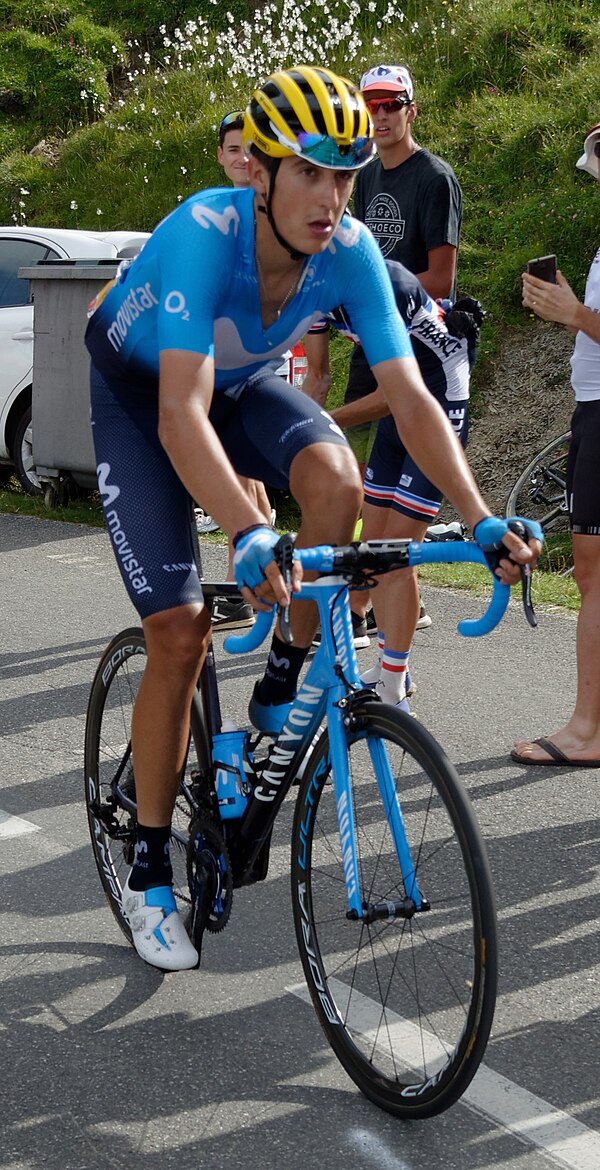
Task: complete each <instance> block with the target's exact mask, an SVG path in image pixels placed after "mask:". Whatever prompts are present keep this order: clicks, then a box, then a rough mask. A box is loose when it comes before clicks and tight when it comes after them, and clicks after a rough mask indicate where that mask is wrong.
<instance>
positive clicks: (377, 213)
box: [365, 192, 406, 256]
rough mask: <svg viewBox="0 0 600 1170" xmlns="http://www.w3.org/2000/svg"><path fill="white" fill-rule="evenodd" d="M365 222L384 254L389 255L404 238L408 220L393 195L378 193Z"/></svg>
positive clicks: (371, 203)
mask: <svg viewBox="0 0 600 1170" xmlns="http://www.w3.org/2000/svg"><path fill="white" fill-rule="evenodd" d="M365 223H366V225H367V227H368V229H369V231H370V232H371V233H372V235H374V236H375V239H376V240H377V243H378V244H379V247H380V248H381V251H382V252H383V255H384V256H389V254H390V252H392V251H393V249H394V246H395V245H396V244H397V243H398V241H399V240H403V239H404V229H405V227H406V220H405V219H402V215H401V213H400V208H399V206H398V204H397V203H396V200H395V199H394V198H393V196H392V195H385V194H384V193H383V192H380V194H378V195H376V196H375V198H374V199H372V200H371V202H370V203H369V206H368V207H367V211H366V215H365Z"/></svg>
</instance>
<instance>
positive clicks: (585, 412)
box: [567, 401, 600, 536]
mask: <svg viewBox="0 0 600 1170" xmlns="http://www.w3.org/2000/svg"><path fill="white" fill-rule="evenodd" d="M599 450H600V401H593V402H578V403H577V406H576V407H575V412H574V414H573V418H572V421H571V442H570V444H569V455H568V459H567V502H568V506H569V519H570V525H571V531H572V532H573V534H574V535H579V534H581V535H582V536H599V535H600V460H599V459H598V451H599Z"/></svg>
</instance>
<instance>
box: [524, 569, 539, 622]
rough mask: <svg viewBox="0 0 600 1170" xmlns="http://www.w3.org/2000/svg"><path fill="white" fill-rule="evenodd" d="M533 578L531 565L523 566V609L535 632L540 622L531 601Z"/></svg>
mask: <svg viewBox="0 0 600 1170" xmlns="http://www.w3.org/2000/svg"><path fill="white" fill-rule="evenodd" d="M532 578H533V572H532V570H531V569H530V567H529V565H521V595H522V598H523V609H524V611H525V617H526V618H527V621H528V622H529V625H530V626H532V627H533V629H534V630H535V628H536V626H537V624H538V620H537V617H536V615H535V610H534V608H533V602H532V600H531V581H532Z"/></svg>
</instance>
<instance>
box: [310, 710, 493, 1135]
mask: <svg viewBox="0 0 600 1170" xmlns="http://www.w3.org/2000/svg"><path fill="white" fill-rule="evenodd" d="M347 742H348V759H349V767H350V777H351V786H352V801H353V807H354V816H355V821H356V845H357V862H358V872H357V874H356V879H357V880H358V882H359V885H360V897H361V901H362V903H363V907H364V906H367V905H370V906H372V905H373V904H375V903H376V904H378V905H380V906H384V905H385V904H386V903H388V904H390V907H392V906H393V904H394V903H396V905H398V904H400V903H402V901H403V899H404V898H405V897H407V896H408V891H407V890H406V889H405V886H404V883H403V878H402V874H401V871H400V864H399V861H398V854H397V851H396V846H395V844H394V841H393V839H392V834H391V829H390V823H389V820H388V816H387V814H386V810H385V808H384V805H383V801H382V798H381V795H380V791H379V787H378V784H377V780H376V775H375V768H379V767H380V764H379V763H374V761H376V760H377V756H378V753H380V752H381V750H382V749H384V750H385V755H386V756H387V759H388V761H389V766H390V769H391V774H392V777H393V782H394V785H395V790H396V794H397V798H398V801H399V804H400V809H401V813H402V820H403V822H404V832H405V835H406V841H407V843H408V846H409V849H410V852H411V855H412V862H413V866H414V870H415V872H416V880H417V886H418V889H419V891H420V896H421V899H422V909H421V910H420V911H417V912H416V913H415V914H414V916H413V917H408V918H406V917H404V918H401V917H390V918H386V919H382V918H380V919H379V920H376V921H374V922H371V923H368V922H366V921H365V920H364V919H363V920H360V921H352V920H350V919H349V918H348V901H347V895H346V882H345V877H344V875H345V873H346V874H347V873H348V866H349V864H351V861H350V854H349V852H348V842H347V840H346V838H345V837H344V838H343V840H342V842H341V843H340V832H339V829H338V815H337V809H336V801H335V796H334V787H333V783H332V777H331V765H330V757H329V741H328V735H327V732H325V733H324V734H323V736H322V737H321V740H320V741H319V743H318V745H317V746H316V747H315V750H314V751H313V753H312V754H311V756H310V760H309V763H308V766H307V769H306V773H305V776H304V779H303V782H302V785H301V788H300V791H299V794H298V803H297V806H296V812H295V819H294V830H293V841H292V900H293V907H294V921H295V927H296V936H297V940H298V946H299V949H300V955H301V959H302V964H303V968H304V973H305V976H306V980H307V983H308V988H309V991H310V995H311V998H312V1001H313V1004H314V1006H315V1009H316V1012H317V1015H318V1017H319V1020H320V1022H321V1025H322V1027H323V1029H324V1031H325V1034H326V1036H327V1039H328V1041H329V1043H330V1044H331V1046H332V1048H333V1050H334V1052H335V1054H336V1056H337V1057H338V1059H339V1060H340V1061H341V1063H342V1065H343V1066H344V1068H345V1069H346V1072H347V1073H348V1074H349V1075H350V1077H351V1078H352V1079H353V1080H354V1081H355V1083H356V1084H357V1085H358V1087H359V1088H360V1089H361V1090H362V1092H363V1093H364V1094H365V1095H366V1096H367V1097H369V1098H370V1100H372V1101H373V1102H374V1103H375V1104H376V1105H378V1106H380V1108H382V1109H385V1110H386V1111H387V1112H389V1113H392V1114H394V1115H396V1116H398V1117H404V1118H424V1117H431V1116H433V1115H434V1114H436V1113H440V1112H442V1110H444V1109H447V1108H448V1106H450V1105H452V1104H453V1102H454V1101H456V1100H457V1098H458V1097H459V1096H460V1095H461V1093H463V1092H464V1090H465V1088H466V1087H467V1085H468V1084H469V1082H470V1081H471V1079H472V1077H473V1076H474V1074H475V1072H476V1070H477V1067H478V1065H479V1063H480V1061H481V1058H482V1056H483V1052H484V1050H485V1046H486V1043H487V1040H488V1036H489V1032H490V1028H491V1024H492V1018H493V1014H494V1006H495V998H496V979H497V947H496V919H495V911H494V899H493V893H492V885H491V877H490V872H489V866H488V861H487V857H486V852H485V846H484V844H483V841H482V838H481V834H480V832H479V829H478V827H477V824H476V821H475V817H474V814H473V812H472V809H471V805H470V802H469V800H468V797H467V795H466V793H465V791H464V789H463V788H462V786H461V784H460V781H459V779H458V776H457V775H456V772H455V771H454V769H453V768H452V766H451V764H450V763H449V761H448V760H447V758H446V756H445V755H444V753H443V751H442V749H441V748H440V747H439V745H438V744H437V743H436V741H435V740H434V739H433V737H432V736H431V735H430V734H429V733H428V732H427V731H426V730H425V729H424V728H423V727H422V726H420V725H419V724H418V723H416V722H415V720H413V719H411V718H410V717H408V716H406V715H403V714H402V713H401V712H398V711H396V710H395V709H394V708H393V707H389V706H386V705H383V704H381V705H380V704H378V703H370V704H366V705H365V707H363V708H362V709H361V710H360V711H359V712H357V713H356V715H355V716H354V717H353V718H352V719H351V725H350V727H349V728H348V730H347ZM391 912H392V911H391Z"/></svg>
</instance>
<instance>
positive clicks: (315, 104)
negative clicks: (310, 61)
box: [243, 65, 374, 171]
mask: <svg viewBox="0 0 600 1170" xmlns="http://www.w3.org/2000/svg"><path fill="white" fill-rule="evenodd" d="M243 141H244V144H245V146H246V149H249V148H251V147H252V146H254V147H256V148H257V149H258V150H260V151H262V153H263V154H264V155H267V157H268V158H271V159H273V160H281V159H283V158H286V157H288V156H290V155H296V156H297V157H299V158H303V159H306V161H307V162H311V163H313V164H314V165H315V166H317V167H326V168H327V169H328V170H343V171H357V170H360V168H361V167H364V166H366V164H367V163H368V162H369V161H370V160H371V158H372V156H373V151H374V142H373V129H372V125H371V119H370V117H369V112H368V110H367V107H366V104H365V99H364V98H363V96H362V94H361V92H360V90H359V89H358V88H356V87H355V86H354V85H352V84H351V82H349V81H345V80H344V78H342V77H338V76H337V74H336V73H332V71H331V70H330V69H323V68H321V66H311V65H297V66H295V67H294V68H293V69H281V70H279V71H278V72H277V73H273V74H272V76H271V77H269V78H267V80H266V81H265V82H264V84H263V85H261V86H260V88H259V89H257V90H255V92H254V94H253V96H252V100H251V102H250V105H249V106H248V109H247V110H246V112H245V115H244V129H243Z"/></svg>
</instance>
